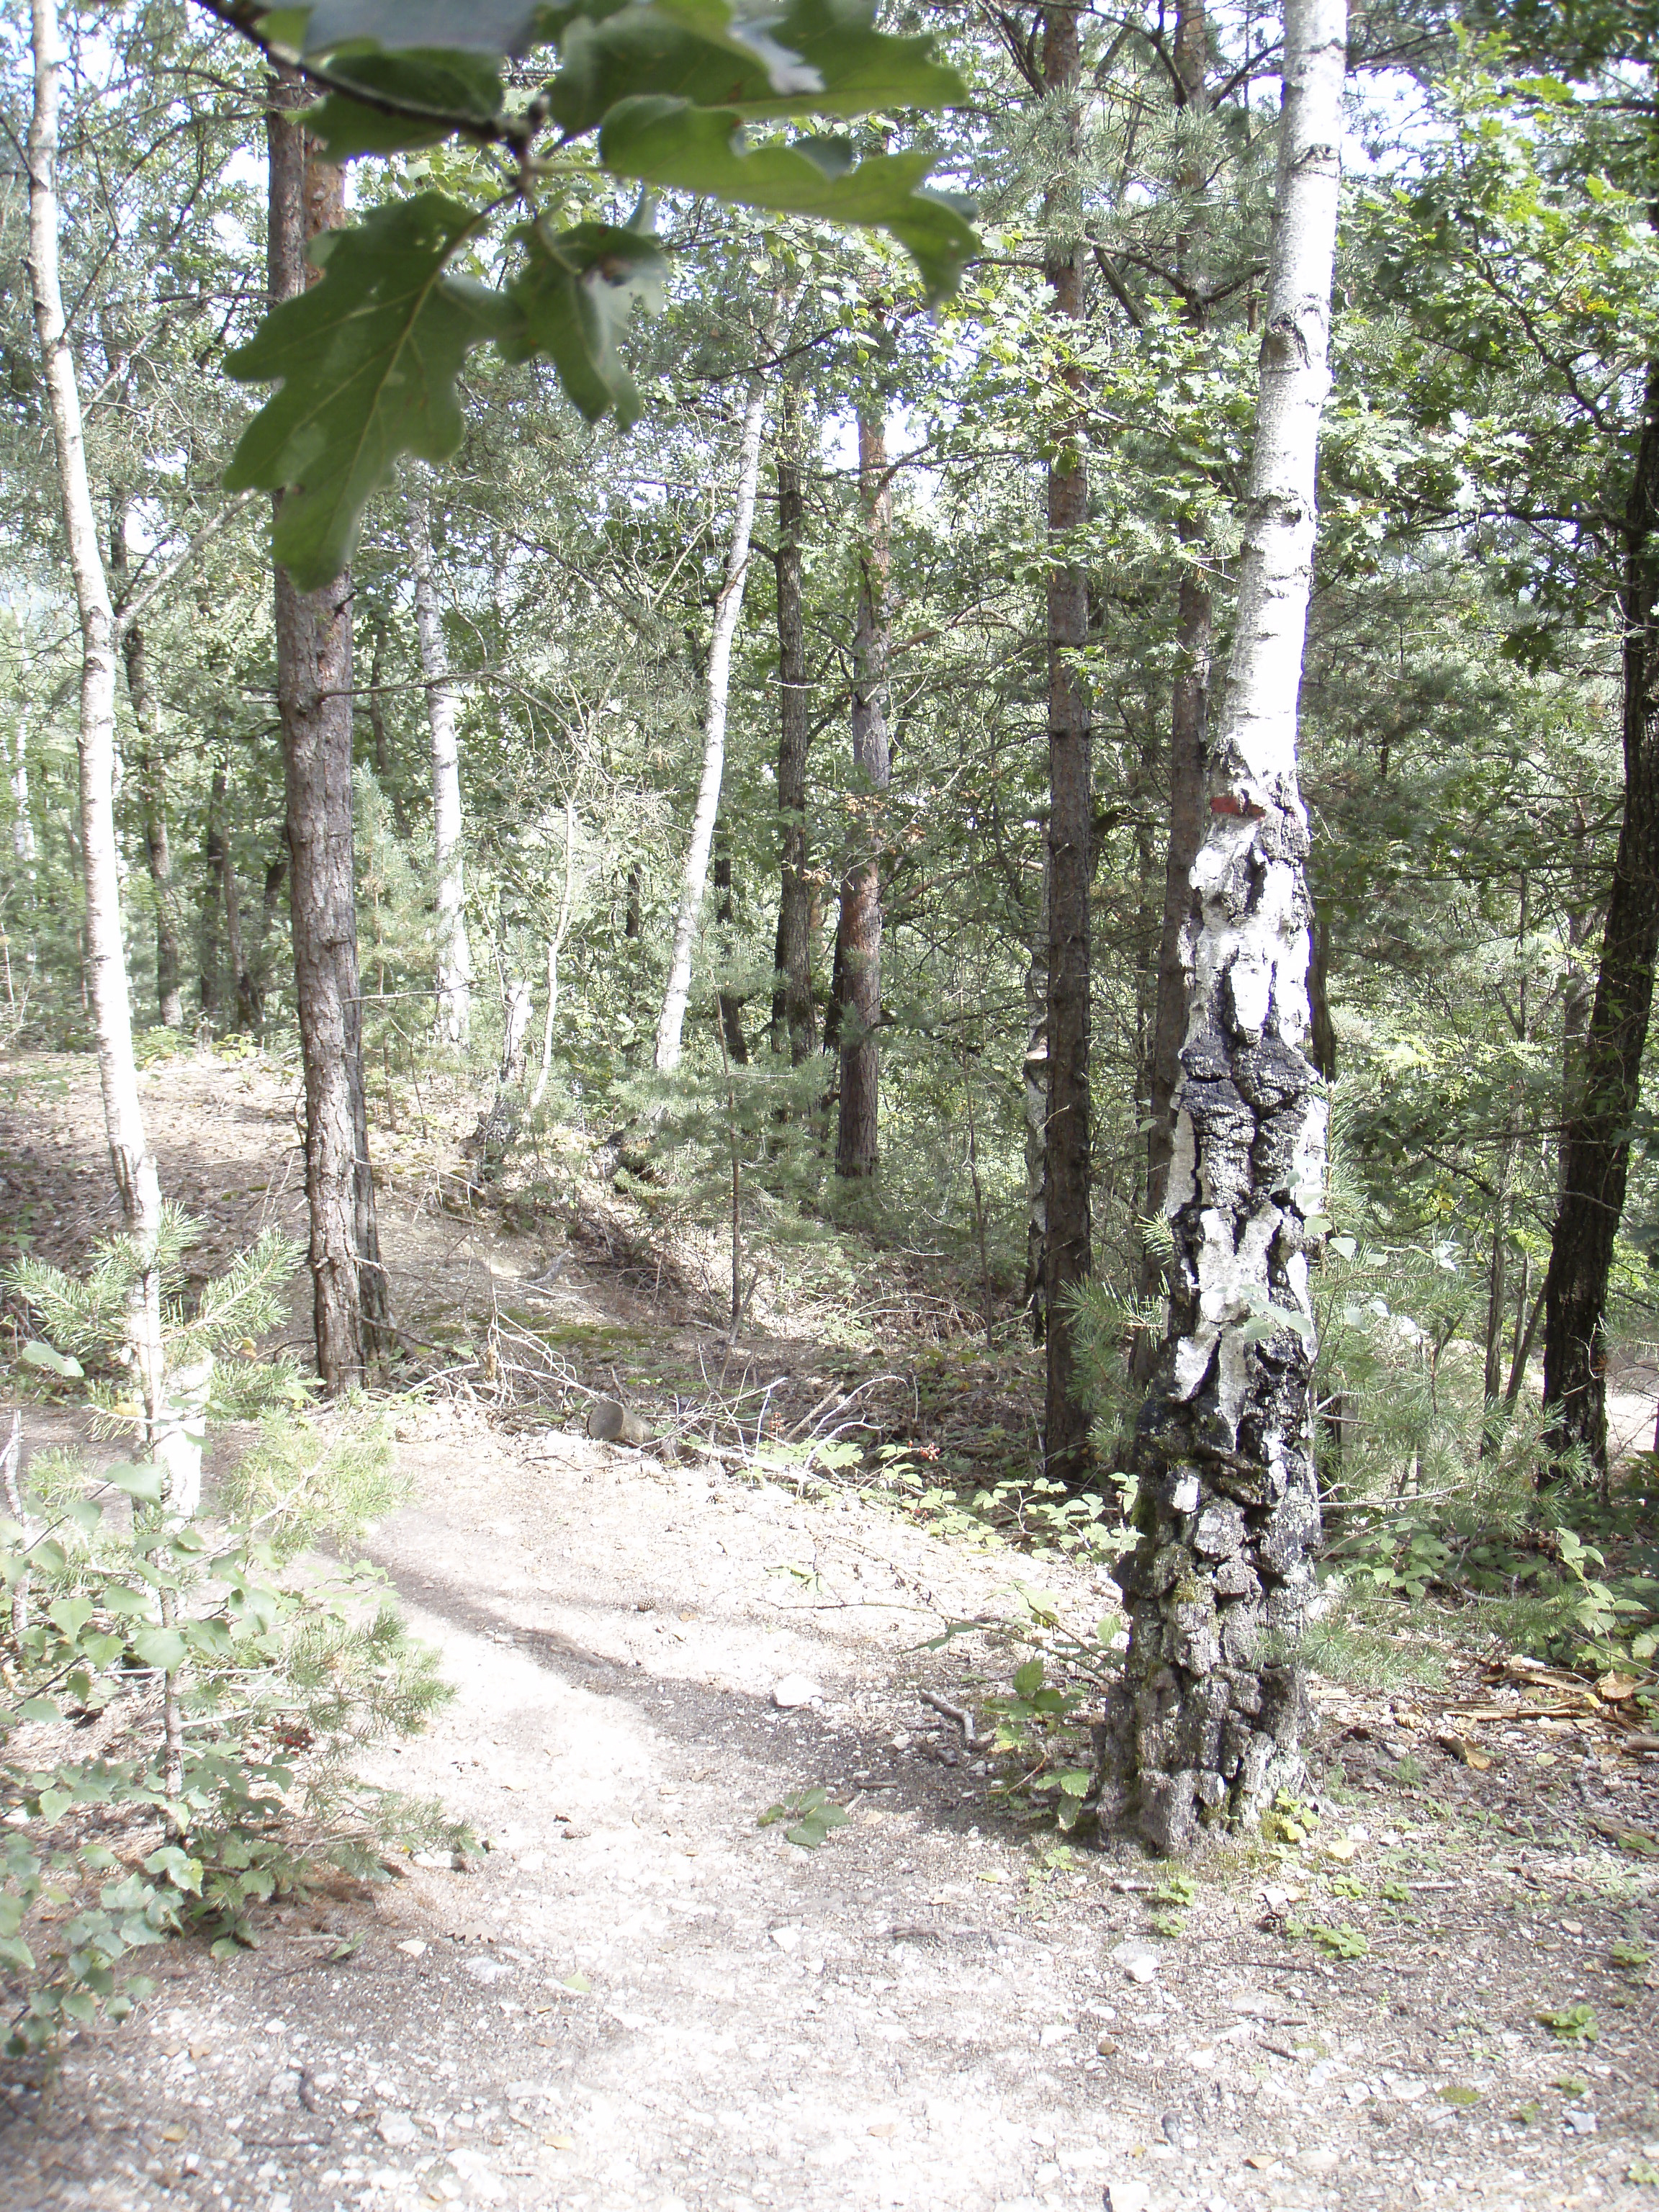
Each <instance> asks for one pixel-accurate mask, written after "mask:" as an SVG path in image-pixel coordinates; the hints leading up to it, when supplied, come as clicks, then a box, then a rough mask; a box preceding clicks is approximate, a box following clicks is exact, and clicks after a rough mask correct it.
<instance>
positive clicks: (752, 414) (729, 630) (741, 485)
mask: <svg viewBox="0 0 1659 2212" xmlns="http://www.w3.org/2000/svg"><path fill="white" fill-rule="evenodd" d="M765 421H766V386H765V382H764V380H763V378H762V377H761V376H760V375H759V374H758V373H757V374H755V375H754V376H753V377H751V378H750V384H749V398H748V402H747V404H746V405H745V407H744V417H743V432H742V435H741V437H740V438H739V440H738V492H737V501H736V504H735V507H734V509H733V513H732V543H731V548H730V550H729V551H728V552H727V555H726V581H725V583H724V585H723V586H721V590H720V598H719V599H717V600H716V602H715V604H714V635H713V638H712V639H711V640H710V642H709V647H708V704H707V708H706V710H705V713H704V716H703V729H702V781H700V783H699V784H698V787H697V804H696V811H695V812H694V813H693V815H692V817H691V844H690V850H689V851H688V852H687V854H686V856H685V873H684V878H683V879H682V882H681V885H680V902H679V909H678V914H677V915H676V916H675V921H674V950H673V953H672V956H671V959H670V962H669V969H668V987H667V989H666V990H665V993H664V994H663V1003H662V1012H661V1014H660V1016H659V1018H658V1022H657V1048H656V1067H657V1073H658V1074H659V1075H671V1074H672V1073H673V1071H674V1070H675V1069H676V1068H677V1067H678V1066H679V1064H680V1051H681V1042H682V1039H683V1036H684V1030H685V1007H686V1001H687V1000H689V999H690V995H691V957H692V954H693V952H694V951H695V950H696V940H697V928H698V924H699V923H700V921H702V900H703V893H704V891H705V890H707V888H708V855H709V853H710V851H711V850H712V848H713V846H714V820H715V817H716V816H717V815H718V814H719V812H720V783H721V780H722V778H723V777H724V775H725V773H726V698H727V695H728V693H729V692H730V690H731V686H732V642H733V641H734V639H735V638H736V636H737V634H738V622H739V621H740V620H741V618H742V616H743V595H744V589H745V587H746V586H747V584H748V580H749V541H750V533H751V532H752V531H753V529H754V525H755V495H756V492H757V489H758V488H759V483H760V451H761V432H762V430H763V428H764V425H765Z"/></svg>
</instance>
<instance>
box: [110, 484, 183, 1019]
mask: <svg viewBox="0 0 1659 2212" xmlns="http://www.w3.org/2000/svg"><path fill="white" fill-rule="evenodd" d="M109 555H110V562H109V565H110V578H111V581H112V583H113V584H114V585H115V586H116V590H117V592H118V593H119V592H120V591H121V589H122V586H123V584H124V580H125V575H126V571H127V557H128V556H127V510H126V506H125V502H123V503H122V504H121V505H120V507H118V510H117V512H116V514H115V517H114V520H113V522H112V526H111V530H110V543H109ZM121 657H122V659H123V660H124V661H125V664H126V671H127V697H128V699H129V700H130V701H131V706H132V720H133V726H134V727H135V729H136V730H137V733H138V742H137V747H136V749H135V752H134V757H133V761H132V769H133V775H134V781H136V783H137V790H138V805H139V810H140V812H141V814H142V817H143V825H144V857H145V859H146V860H148V862H149V882H150V891H151V895H152V896H153V897H154V899H155V1004H156V1011H157V1012H158V1013H159V1015H160V1017H161V1025H162V1027H163V1028H164V1029H169V1030H178V1029H182V1028H183V1027H184V1025H185V1009H184V1001H183V998H182V995H181V994H180V992H179V893H178V887H177V886H176V884H174V882H173V848H172V845H171V843H170V842H169V840H168V837H167V770H166V769H165V767H164V765H163V763H162V760H161V714H160V711H159V709H158V708H157V706H156V702H155V688H154V686H153V685H152V684H151V683H150V680H149V652H148V649H147V647H146V646H145V642H144V627H143V623H137V622H134V623H128V624H127V626H126V628H125V630H124V631H123V632H122V635H121Z"/></svg>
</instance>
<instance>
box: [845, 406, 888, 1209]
mask: <svg viewBox="0 0 1659 2212" xmlns="http://www.w3.org/2000/svg"><path fill="white" fill-rule="evenodd" d="M859 498H860V505H861V507H862V508H863V517H864V544H863V548H862V557H861V559H860V580H859V603H858V613H857V615H856V617H855V618H854V637H853V772H854V791H855V794H856V795H855V798H854V812H853V833H852V837H853V851H852V853H851V854H850V855H849V859H848V867H847V872H846V874H845V875H844V876H843V878H842V886H841V916H840V921H839V923H838V926H837V929H836V966H837V968H838V969H839V970H840V974H841V990H840V997H839V1006H840V1012H839V1018H838V1020H837V1023H836V1043H837V1047H838V1048H839V1050H840V1054H841V1101H840V1111H839V1117H838V1120H837V1122H836V1174H837V1175H838V1176H848V1177H852V1178H857V1177H860V1176H872V1175H874V1173H875V1171H876V1165H877V1161H878V1152H879V1139H880V1124H881V1042H880V1030H881V852H882V842H883V834H884V807H883V805H882V801H881V798H880V794H881V793H884V791H885V790H886V789H887V786H888V782H889V780H890V775H891V773H892V760H891V752H890V744H889V738H888V730H887V661H888V654H889V650H890V643H891V629H890V620H889V616H888V580H889V576H890V571H891V568H892V539H893V487H892V480H891V478H890V476H889V474H888V471H887V437H886V432H885V429H884V426H883V425H882V424H881V423H880V422H874V421H872V420H870V419H869V418H868V417H866V416H863V415H860V416H859Z"/></svg>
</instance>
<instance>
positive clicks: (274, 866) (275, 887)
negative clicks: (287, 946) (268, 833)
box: [238, 846, 288, 1032]
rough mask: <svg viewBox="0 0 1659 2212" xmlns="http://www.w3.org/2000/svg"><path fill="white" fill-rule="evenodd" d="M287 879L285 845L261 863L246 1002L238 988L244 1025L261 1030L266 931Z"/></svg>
mask: <svg viewBox="0 0 1659 2212" xmlns="http://www.w3.org/2000/svg"><path fill="white" fill-rule="evenodd" d="M287 880H288V848H287V847H286V846H284V847H283V850H282V851H281V852H280V853H278V854H276V858H275V859H274V860H267V861H266V862H265V881H264V893H263V895H262V896H261V897H260V900H259V918H258V925H257V927H256V929H255V932H254V937H253V942H252V944H251V945H249V946H248V948H247V969H246V975H244V977H243V984H244V985H245V986H246V1004H245V1005H244V1004H242V1003H241V999H242V992H241V987H239V993H238V997H239V1006H240V1012H241V1014H242V1018H243V1020H244V1021H245V1023H246V1025H247V1027H248V1028H250V1029H252V1030H259V1031H261V1032H263V1031H264V1022H265V990H266V987H267V985H268V984H269V982H270V932H271V926H272V924H273V923H274V922H275V921H276V909H277V908H278V907H279V906H280V905H281V904H282V898H283V884H284V883H286V882H287Z"/></svg>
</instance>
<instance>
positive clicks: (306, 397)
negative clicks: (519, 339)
mask: <svg viewBox="0 0 1659 2212" xmlns="http://www.w3.org/2000/svg"><path fill="white" fill-rule="evenodd" d="M478 222H479V217H478V216H477V214H476V213H475V212H474V211H473V210H471V209H470V208H465V207H463V206H461V205H460V204H459V202H457V201H455V200H450V199H446V198H445V197H443V195H442V194H441V193H440V192H418V193H416V196H415V197H413V198H412V199H409V200H404V201H401V202H399V203H398V204H396V205H394V206H391V207H386V208H379V209H376V210H374V212H373V213H372V214H370V215H368V216H366V217H365V219H364V221H363V222H362V223H361V224H360V225H358V226H357V227H356V228H354V229H351V230H340V231H334V232H331V233H330V234H327V235H325V237H322V238H319V240H317V241H316V244H315V246H313V257H314V258H316V259H317V260H318V261H319V263H320V264H321V265H322V269H323V281H322V283H320V284H313V285H312V286H310V287H309V288H308V289H307V290H306V291H304V292H302V293H301V294H300V295H299V296H298V297H297V298H295V299H292V300H285V301H283V303H282V305H281V306H280V307H274V308H273V309H272V310H271V312H270V314H269V315H268V316H267V317H266V319H265V320H264V324H263V325H261V327H260V330H259V331H258V336H257V337H254V338H253V339H252V342H251V343H249V344H247V345H245V346H242V347H240V348H239V349H237V351H236V352H234V353H233V354H231V355H229V356H228V358H227V360H226V362H225V368H226V371H227V373H228V374H229V375H231V376H234V377H237V378H239V379H240V380H244V381H246V382H249V383H257V382H268V381H270V380H271V379H273V378H280V379H281V380H282V386H283V388H282V390H281V391H280V392H278V393H277V395H276V398H273V399H270V400H269V401H267V403H266V404H265V405H264V407H263V408H262V409H261V410H260V411H259V413H258V416H255V418H254V420H253V422H252V423H250V424H249V426H248V428H247V429H246V431H245V432H244V433H243V435H242V439H241V442H240V444H239V445H238V447H237V448H236V454H235V458H234V460H233V461H232V462H231V465H230V466H229V468H228V469H227V470H226V471H225V488H226V489H227V490H228V491H241V490H246V489H252V488H254V487H258V488H259V489H264V490H266V491H277V490H283V489H286V492H287V496H286V497H285V498H284V499H283V505H282V511H281V513H280V514H279V515H278V516H277V520H276V536H275V538H274V540H273V547H272V550H273V551H274V552H275V555H276V558H277V560H279V561H280V562H283V565H284V567H286V568H288V569H289V571H290V572H291V573H292V574H293V576H294V578H295V581H296V582H297V583H298V584H299V585H300V586H301V588H302V589H304V590H307V591H314V590H315V589H317V588H318V586H320V585H322V584H325V583H326V582H327V581H328V580H329V579H330V578H331V576H337V575H338V574H339V573H340V571H341V569H342V568H344V567H345V565H346V562H348V560H349V558H350V555H351V548H352V544H353V542H354V540H355V538H356V532H357V526H358V520H359V518H360V517H361V515H362V510H363V508H364V507H365V505H366V504H367V503H368V498H369V495H370V494H371V493H372V492H374V490H375V489H377V488H378V487H379V486H380V484H382V483H385V482H386V477H387V476H388V475H389V474H390V472H391V471H392V467H393V465H394V464H395V463H396V462H397V460H398V457H399V456H400V455H401V454H403V453H418V454H419V455H420V456H421V457H422V459H425V460H428V461H442V460H447V459H448V458H449V456H450V454H451V453H453V452H454V450H455V448H456V447H457V446H458V445H459V443H460V441H461V411H460V407H459V403H458V401H457V399H456V396H455V380H456V378H457V376H458V375H459V374H460V368H461V363H462V362H463V361H464V360H465V356H466V354H467V351H468V349H470V348H471V347H472V346H475V345H477V344H480V343H482V342H483V340H484V339H485V338H488V337H504V336H506V335H507V334H508V333H509V332H510V331H512V330H513V316H512V311H511V309H510V308H509V307H508V306H507V303H506V302H505V301H503V300H502V298H501V295H499V294H498V293H495V292H492V291H490V290H489V289H488V288H487V287H486V286H484V285H482V284H479V283H476V282H475V281H473V280H472V279H471V278H470V277H465V276H453V275H450V274H448V273H447V264H448V262H449V261H450V259H451V258H452V257H453V254H454V252H455V251H456V249H457V248H458V247H459V246H460V244H461V243H462V241H463V240H465V239H466V238H468V237H470V236H471V234H472V232H473V231H474V230H475V229H476V228H477V224H478Z"/></svg>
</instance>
